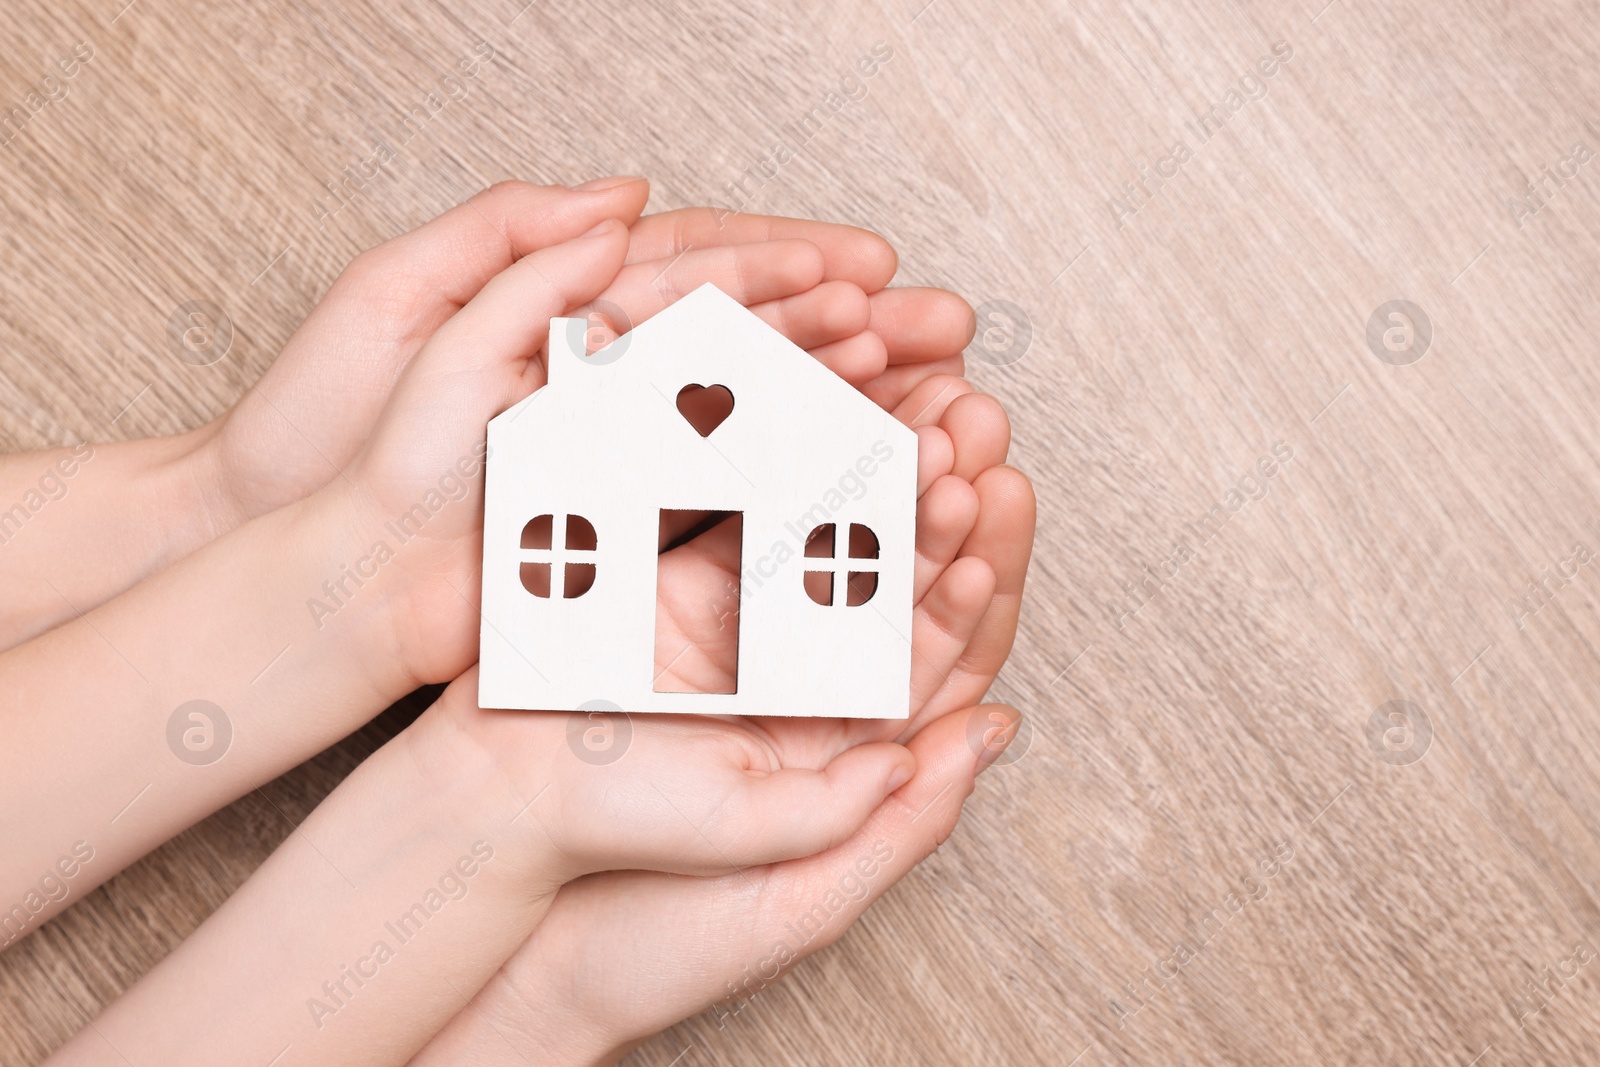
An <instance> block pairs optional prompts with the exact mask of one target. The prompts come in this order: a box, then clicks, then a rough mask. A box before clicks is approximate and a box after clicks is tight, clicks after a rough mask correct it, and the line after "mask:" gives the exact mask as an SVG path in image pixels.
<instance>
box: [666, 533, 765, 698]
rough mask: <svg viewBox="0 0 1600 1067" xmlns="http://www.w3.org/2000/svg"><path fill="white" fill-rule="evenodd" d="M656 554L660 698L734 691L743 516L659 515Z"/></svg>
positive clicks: (742, 547) (735, 687)
mask: <svg viewBox="0 0 1600 1067" xmlns="http://www.w3.org/2000/svg"><path fill="white" fill-rule="evenodd" d="M656 543H657V544H659V545H662V546H670V547H668V549H667V551H665V552H663V553H662V554H660V555H658V556H656V630H655V684H654V685H653V686H651V688H652V689H653V690H654V691H655V692H657V693H725V694H729V693H737V692H738V691H739V576H740V573H741V570H742V568H743V565H744V559H743V555H744V512H742V511H711V512H707V511H686V510H675V509H671V508H662V509H661V529H660V538H659V540H658V541H657V542H656Z"/></svg>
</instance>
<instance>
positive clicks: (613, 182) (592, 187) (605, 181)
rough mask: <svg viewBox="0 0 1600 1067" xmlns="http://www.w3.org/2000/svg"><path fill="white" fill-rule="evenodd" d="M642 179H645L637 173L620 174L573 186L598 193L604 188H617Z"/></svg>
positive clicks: (586, 191)
mask: <svg viewBox="0 0 1600 1067" xmlns="http://www.w3.org/2000/svg"><path fill="white" fill-rule="evenodd" d="M642 181H644V179H643V178H642V177H640V176H639V175H637V174H620V175H617V176H616V177H614V178H593V179H591V180H589V181H586V182H584V183H583V184H582V185H574V186H573V188H574V189H576V190H578V191H579V192H584V193H598V192H600V191H601V190H602V189H615V188H616V187H617V186H619V185H627V184H629V183H630V182H642Z"/></svg>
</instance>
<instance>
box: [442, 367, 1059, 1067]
mask: <svg viewBox="0 0 1600 1067" xmlns="http://www.w3.org/2000/svg"><path fill="white" fill-rule="evenodd" d="M928 391H929V392H931V393H932V394H933V395H932V396H931V397H927V398H924V397H922V396H918V397H915V398H908V403H909V404H911V405H912V406H911V409H910V411H911V414H916V413H917V412H919V411H921V410H922V408H923V407H924V406H926V405H929V404H930V403H931V404H932V405H933V406H932V408H930V409H929V410H927V411H926V412H922V415H921V417H922V418H923V419H925V420H936V424H937V425H938V426H939V427H940V428H941V431H945V432H947V433H948V437H949V440H950V442H951V445H952V452H953V454H954V456H955V460H954V462H953V464H952V467H953V471H954V473H952V474H951V475H949V476H946V477H943V478H940V479H939V480H938V481H936V482H935V483H934V488H933V489H930V490H929V491H928V492H925V493H924V494H923V500H922V502H921V504H920V505H919V519H918V571H919V580H918V584H919V587H920V586H921V585H923V584H924V583H926V582H927V581H928V578H927V577H926V574H925V571H926V572H934V573H937V572H939V571H940V570H941V568H943V574H942V576H941V577H940V578H938V579H937V580H936V582H935V584H936V585H937V584H943V583H944V582H945V581H946V580H947V579H948V578H949V575H950V573H951V572H952V571H954V570H955V567H954V566H953V565H952V566H946V564H947V563H948V561H949V560H951V559H955V558H957V557H958V555H959V557H960V558H961V559H965V558H966V557H971V558H972V559H974V560H981V561H983V562H984V563H986V564H987V565H988V568H989V569H990V570H991V571H992V572H993V575H994V582H993V592H992V594H991V596H990V597H989V598H988V600H987V602H983V601H975V602H969V603H968V606H967V607H966V608H965V609H964V610H956V611H954V612H950V611H945V612H942V613H941V615H942V624H941V625H937V626H936V625H928V626H924V627H922V628H920V629H919V630H918V631H917V637H918V639H919V645H918V650H917V654H916V656H915V657H914V660H913V663H914V669H915V671H916V677H917V683H916V687H915V693H914V701H913V705H912V706H913V708H915V709H917V710H915V711H914V713H913V715H912V717H911V719H910V721H909V722H893V721H889V722H879V721H872V720H843V721H840V720H807V719H794V720H789V719H784V720H755V721H754V722H753V725H754V726H755V728H757V729H760V730H762V731H763V732H769V733H770V735H771V736H772V737H774V738H775V739H776V743H779V744H782V745H784V746H785V747H786V748H788V749H790V750H803V751H810V752H812V753H814V754H815V757H816V758H819V759H820V758H825V756H826V755H827V753H829V752H833V751H838V749H839V747H840V746H844V745H848V744H851V743H854V742H855V741H856V740H858V739H859V740H879V741H881V740H887V739H898V740H900V741H902V742H904V743H906V744H908V745H909V747H910V750H911V752H912V753H913V754H914V756H915V758H916V760H917V774H916V777H915V778H914V779H913V780H912V781H911V782H910V783H909V784H907V785H906V786H904V787H903V788H901V789H900V790H899V791H898V792H896V793H895V794H894V796H892V797H891V798H890V799H889V800H888V801H886V802H885V803H884V804H883V805H882V806H880V808H879V809H878V810H877V811H876V812H875V813H874V814H873V815H872V816H871V818H870V819H869V820H868V821H867V823H866V824H865V825H864V826H863V827H862V828H861V829H860V830H858V831H857V832H856V833H855V834H854V835H853V836H852V837H851V838H849V839H848V840H844V841H842V842H840V843H838V844H836V845H835V846H834V847H832V848H830V849H829V850H828V851H826V852H823V853H821V854H819V855H815V856H811V857H807V858H803V859H798V860H791V861H787V862H782V863H776V864H772V865H768V866H765V867H761V868H752V869H747V870H744V871H740V872H736V873H734V874H729V875H724V876H720V877H712V878H693V879H686V878H677V877H672V876H669V875H663V874H658V873H653V872H645V871H625V872H613V873H607V874H600V875H595V876H591V877H587V878H583V879H580V880H578V881H575V882H572V883H570V884H568V885H566V886H565V887H563V888H562V889H561V891H560V892H559V893H558V894H557V896H556V899H555V902H554V904H553V905H552V907H551V910H550V912H549V914H548V915H547V916H546V917H545V919H544V921H543V922H542V923H541V924H540V926H539V928H538V929H537V930H536V931H535V932H534V935H533V936H532V937H531V938H529V939H528V941H527V942H526V943H525V944H524V945H523V946H522V947H521V948H519V949H518V950H517V953H516V954H515V955H514V956H513V957H512V958H511V959H510V960H508V961H507V962H506V964H505V965H504V966H503V967H502V968H501V969H500V971H499V972H497V973H496V974H495V976H494V978H493V979H491V980H490V981H489V983H488V984H487V985H486V986H485V987H484V988H483V989H482V990H481V991H480V992H479V993H478V995H477V996H476V997H474V998H473V1001H472V1004H471V1006H470V1007H467V1008H463V1010H462V1011H461V1012H460V1013H458V1014H457V1015H456V1017H455V1018H454V1019H452V1020H451V1022H450V1024H449V1025H448V1026H447V1027H445V1029H444V1030H443V1031H442V1032H441V1033H440V1034H439V1035H438V1036H437V1037H435V1038H434V1040H433V1041H432V1042H430V1043H429V1045H428V1047H427V1048H425V1049H424V1050H423V1052H422V1053H421V1054H420V1055H419V1056H418V1058H417V1060H416V1061H414V1062H415V1064H416V1065H418V1067H423V1065H425V1067H433V1065H435V1064H440V1065H442V1064H446V1063H459V1062H478V1059H477V1057H484V1058H486V1059H488V1060H492V1059H494V1058H495V1057H498V1056H501V1055H503V1050H504V1048H505V1046H506V1044H507V1043H508V1042H509V1043H510V1044H511V1046H512V1047H513V1049H515V1050H516V1051H518V1052H519V1053H521V1054H522V1055H525V1056H530V1057H533V1058H535V1059H536V1060H540V1061H547V1062H562V1063H591V1062H612V1058H613V1056H614V1055H615V1054H616V1053H617V1052H618V1051H620V1050H621V1049H623V1048H625V1047H627V1046H628V1045H629V1044H630V1043H632V1042H635V1041H637V1040H639V1039H642V1038H644V1037H646V1036H648V1035H649V1034H652V1033H655V1032H656V1031H658V1030H661V1029H663V1028H665V1027H667V1026H670V1025H672V1024H673V1023H675V1022H677V1021H678V1020H680V1019H682V1018H685V1017H687V1016H688V1015H690V1014H693V1013H694V1012H697V1011H700V1010H703V1009H704V1008H705V1007H706V1006H708V1005H712V1004H716V1003H718V1002H722V1001H726V1000H730V999H731V1000H732V1001H733V1005H732V1007H731V1008H729V1009H728V1010H722V1009H718V1010H719V1011H720V1012H721V1014H722V1015H723V1016H726V1015H727V1014H729V1013H730V1012H736V1011H738V1010H740V1008H741V1006H742V1002H743V1001H744V1000H746V999H748V998H749V997H751V996H753V995H755V994H757V993H759V992H760V991H761V990H763V989H765V988H766V987H767V986H768V985H770V984H771V982H773V981H775V980H776V979H777V977H778V975H779V972H780V971H786V970H787V969H788V968H789V967H790V966H791V965H792V964H793V963H794V962H795V961H797V960H798V959H801V958H803V957H805V956H807V955H809V954H810V953H812V952H814V951H816V950H818V949H820V948H822V947H824V946H825V945H827V944H830V943H832V942H833V941H834V940H835V939H836V938H837V937H838V936H839V935H840V934H841V933H843V931H844V930H845V929H846V928H847V927H848V926H849V925H850V924H851V923H852V922H853V921H854V920H855V919H856V918H858V917H859V916H860V915H861V913H862V912H863V911H865V910H866V908H867V906H868V905H870V904H871V902H872V901H873V900H875V899H876V898H877V897H878V896H879V895H881V894H882V893H883V892H884V891H885V890H886V889H887V888H888V887H889V886H891V885H893V884H894V883H895V882H896V881H898V880H899V878H900V877H902V876H903V875H904V874H905V873H906V872H907V871H908V870H910V869H911V868H912V867H913V866H915V865H916V864H917V863H920V862H921V861H922V860H923V859H924V858H926V857H927V855H928V854H929V853H931V852H932V851H933V849H934V848H936V847H937V846H938V844H940V843H941V842H942V841H943V840H944V839H945V838H946V837H948V836H949V834H950V833H951V832H952V831H953V829H954V826H955V822H956V819H957V817H958V816H959V814H960V809H961V802H962V800H964V798H965V797H966V796H967V795H968V794H969V793H970V792H971V790H972V786H973V779H974V776H975V775H976V773H977V772H978V771H979V770H981V769H982V767H983V766H986V765H987V762H988V761H989V760H992V759H993V758H994V757H995V756H996V755H998V753H999V750H1000V749H1001V748H1003V747H1004V744H1005V743H1006V742H1008V741H1009V740H1010V737H1011V736H1012V735H1013V734H1014V731H1015V723H1016V716H1015V713H1014V712H1012V711H1011V710H1010V709H1006V708H1003V707H999V706H987V707H979V708H972V707H970V705H972V704H974V703H976V702H977V701H978V700H980V699H981V698H982V695H983V693H985V692H986V691H987V690H988V688H989V686H990V684H991V683H992V682H993V681H994V678H995V676H996V674H997V673H998V672H999V670H1000V667H1001V665H1002V664H1003V663H1004V662H1005V660H1006V657H1007V655H1008V654H1009V652H1010V649H1011V644H1012V641H1013V639H1014V636H1015V632H1016V624H1017V618H1018V613H1019V609H1020V602H1021V594H1022V587H1023V579H1024V576H1025V574H1026V570H1027V565H1028V557H1029V555H1030V549H1031V545H1032V538H1033V524H1034V501H1033V494H1032V489H1031V487H1030V486H1029V484H1028V482H1027V479H1026V478H1025V477H1023V476H1022V475H1021V474H1020V473H1019V472H1017V471H1015V470H1013V469H1011V468H1009V467H1004V466H1000V465H999V463H1000V461H1001V460H1002V459H1003V458H1004V455H1005V451H1006V447H1005V446H1006V442H1007V440H1008V437H1009V432H1008V426H1007V423H1006V419H1005V414H1004V412H1003V411H1002V410H1000V409H999V408H998V405H995V404H994V402H993V401H992V400H990V399H989V398H987V397H982V396H979V395H977V394H973V393H972V392H971V391H970V387H968V386H966V384H965V383H959V384H955V383H950V382H932V383H930V384H929V387H928ZM941 393H944V394H946V396H945V398H944V399H936V398H938V397H939V396H940V394H941ZM966 479H970V484H968V483H967V482H966V481H965V480H966ZM963 485H965V486H967V490H966V491H965V492H964V491H963V489H962V486H963ZM969 494H970V495H969ZM935 495H937V496H939V497H940V498H941V499H940V500H938V501H933V500H930V497H934V496H935ZM974 497H975V499H974ZM959 561H960V560H958V562H959ZM970 565H971V564H967V563H963V566H970ZM951 588H952V589H955V585H954V584H952V586H951ZM926 599H927V598H926V597H924V600H926ZM919 617H922V616H921V613H920V612H919ZM927 621H929V622H931V621H932V617H931V616H929V617H927ZM961 633H966V634H969V635H970V636H968V637H967V638H966V639H965V640H964V641H962V640H961V639H960V638H959V637H958V636H956V635H958V634H961ZM485 714H493V713H485ZM1008 722H1009V723H1010V724H1011V725H1010V726H1009V727H1008V726H1006V725H1005V724H1006V723H1008ZM627 762H628V761H627V759H626V758H624V759H622V760H620V761H619V763H618V766H619V767H625V766H626V765H627ZM863 857H866V860H865V862H867V863H868V866H869V867H870V869H871V872H872V873H871V876H870V877H865V878H864V876H863V875H862V873H861V868H860V867H859V866H858V864H860V863H862V862H863ZM885 857H887V858H885ZM861 882H864V885H865V889H864V890H863V891H862V892H860V893H856V892H853V891H852V892H849V893H846V894H845V895H844V897H843V901H844V902H843V903H842V904H839V905H838V907H837V909H835V908H833V907H830V908H829V909H828V912H829V914H828V916H827V920H828V921H827V922H826V923H825V924H823V925H820V926H817V928H816V929H815V930H813V929H812V927H811V926H808V925H807V923H808V922H812V923H815V921H816V920H815V919H814V918H813V916H814V913H815V907H816V905H817V904H818V902H819V901H823V900H824V899H826V898H827V894H828V893H829V891H830V890H832V891H833V892H834V894H835V900H836V902H837V899H838V893H839V888H838V887H839V886H841V885H846V886H852V885H855V884H857V883H861ZM797 924H798V926H797ZM797 929H798V930H800V931H801V933H799V934H797V933H796V930H797ZM813 935H814V936H813Z"/></svg>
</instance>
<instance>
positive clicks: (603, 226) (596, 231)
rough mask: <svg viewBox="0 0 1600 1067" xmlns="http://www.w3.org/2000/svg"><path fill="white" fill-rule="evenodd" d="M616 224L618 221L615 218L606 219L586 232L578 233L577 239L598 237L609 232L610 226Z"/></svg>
mask: <svg viewBox="0 0 1600 1067" xmlns="http://www.w3.org/2000/svg"><path fill="white" fill-rule="evenodd" d="M617 225H620V223H618V222H617V220H616V219H606V220H605V221H604V222H601V223H599V224H598V225H596V226H594V227H593V228H591V229H589V230H587V231H586V232H584V233H581V234H579V235H578V239H579V240H580V241H581V240H583V238H585V237H599V236H600V235H601V234H603V233H610V232H611V227H613V226H617Z"/></svg>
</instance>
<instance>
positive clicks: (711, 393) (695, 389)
mask: <svg viewBox="0 0 1600 1067" xmlns="http://www.w3.org/2000/svg"><path fill="white" fill-rule="evenodd" d="M678 414H680V415H682V416H683V417H684V420H685V421H686V422H688V424H689V425H690V426H693V427H694V432H695V433H697V434H699V435H700V436H701V437H710V436H711V431H713V430H715V429H716V428H717V427H718V426H721V425H722V424H723V423H724V422H727V421H728V416H729V415H732V414H733V390H732V389H729V388H728V387H727V386H726V385H686V386H684V387H683V388H682V389H680V390H678Z"/></svg>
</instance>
